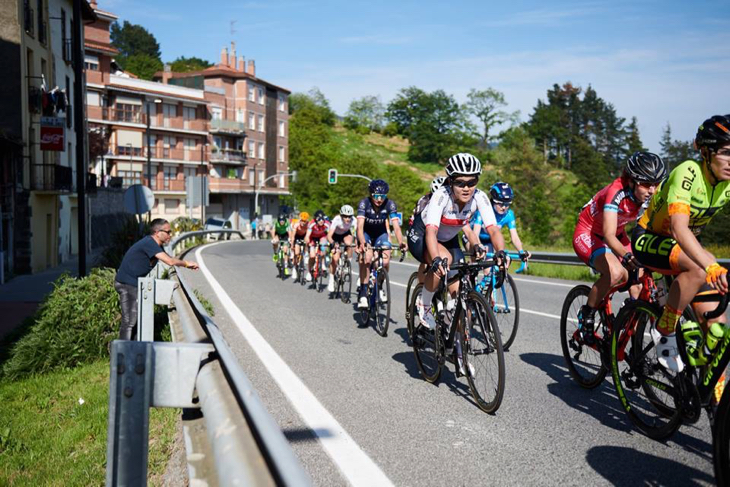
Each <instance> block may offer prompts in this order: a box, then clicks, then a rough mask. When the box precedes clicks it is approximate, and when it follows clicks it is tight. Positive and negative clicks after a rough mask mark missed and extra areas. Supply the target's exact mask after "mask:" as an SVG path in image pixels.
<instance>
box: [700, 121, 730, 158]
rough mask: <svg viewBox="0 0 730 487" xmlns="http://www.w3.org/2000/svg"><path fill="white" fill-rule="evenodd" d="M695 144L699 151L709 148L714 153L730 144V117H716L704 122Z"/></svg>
mask: <svg viewBox="0 0 730 487" xmlns="http://www.w3.org/2000/svg"><path fill="white" fill-rule="evenodd" d="M695 144H696V145H697V148H698V149H701V148H703V147H707V148H708V149H711V150H713V151H716V150H717V149H719V148H720V147H722V146H723V145H727V144H730V115H715V116H713V117H710V118H708V119H707V120H705V121H704V122H702V125H700V127H699V128H698V129H697V135H696V136H695Z"/></svg>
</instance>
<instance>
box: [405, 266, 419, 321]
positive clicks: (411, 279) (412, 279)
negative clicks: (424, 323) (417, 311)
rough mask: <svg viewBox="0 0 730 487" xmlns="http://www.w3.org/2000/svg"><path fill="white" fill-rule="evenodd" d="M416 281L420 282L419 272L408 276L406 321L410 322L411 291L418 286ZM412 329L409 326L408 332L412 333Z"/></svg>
mask: <svg viewBox="0 0 730 487" xmlns="http://www.w3.org/2000/svg"><path fill="white" fill-rule="evenodd" d="M416 283H418V272H414V273H413V274H411V277H409V278H408V285H407V286H406V322H408V323H410V309H411V308H410V305H411V291H413V288H414V287H415V286H416ZM411 331H412V330H411V328H410V324H409V328H408V333H410V332H411Z"/></svg>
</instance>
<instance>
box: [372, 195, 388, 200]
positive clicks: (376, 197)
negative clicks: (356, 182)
mask: <svg viewBox="0 0 730 487" xmlns="http://www.w3.org/2000/svg"><path fill="white" fill-rule="evenodd" d="M386 196H388V195H385V194H374V195H373V199H374V200H384V199H385V198H386Z"/></svg>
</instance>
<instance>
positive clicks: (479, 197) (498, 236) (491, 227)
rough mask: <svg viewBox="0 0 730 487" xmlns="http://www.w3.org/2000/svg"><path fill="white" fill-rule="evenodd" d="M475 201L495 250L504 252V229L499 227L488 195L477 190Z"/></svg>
mask: <svg viewBox="0 0 730 487" xmlns="http://www.w3.org/2000/svg"><path fill="white" fill-rule="evenodd" d="M474 200H475V201H476V204H477V210H479V214H480V215H481V217H482V223H483V224H484V226H485V227H486V229H487V233H488V234H489V238H490V239H491V241H492V245H494V250H504V237H503V236H502V229H501V228H499V226H497V218H496V217H495V216H494V210H493V209H492V205H491V203H490V202H489V199H488V198H487V196H486V194H484V193H483V192H482V191H479V190H477V192H476V193H474Z"/></svg>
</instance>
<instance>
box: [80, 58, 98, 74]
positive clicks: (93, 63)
mask: <svg viewBox="0 0 730 487" xmlns="http://www.w3.org/2000/svg"><path fill="white" fill-rule="evenodd" d="M84 69H86V70H87V71H99V56H94V55H93V54H84Z"/></svg>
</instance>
